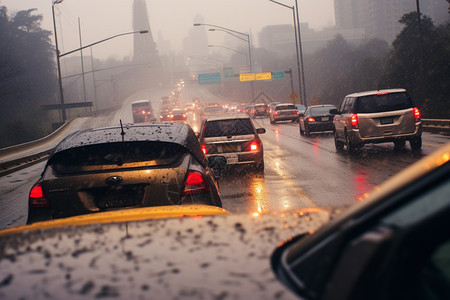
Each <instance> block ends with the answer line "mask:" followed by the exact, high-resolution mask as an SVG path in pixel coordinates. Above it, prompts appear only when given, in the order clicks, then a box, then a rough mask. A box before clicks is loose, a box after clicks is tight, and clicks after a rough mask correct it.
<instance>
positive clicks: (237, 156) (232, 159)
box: [206, 151, 263, 165]
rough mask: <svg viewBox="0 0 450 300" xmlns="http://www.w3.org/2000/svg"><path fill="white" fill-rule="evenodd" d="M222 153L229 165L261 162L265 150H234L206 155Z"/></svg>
mask: <svg viewBox="0 0 450 300" xmlns="http://www.w3.org/2000/svg"><path fill="white" fill-rule="evenodd" d="M215 155H220V156H223V157H225V158H226V160H227V165H246V164H251V165H254V164H260V163H261V162H262V161H263V152H262V151H258V152H233V153H220V154H211V155H206V157H209V156H215Z"/></svg>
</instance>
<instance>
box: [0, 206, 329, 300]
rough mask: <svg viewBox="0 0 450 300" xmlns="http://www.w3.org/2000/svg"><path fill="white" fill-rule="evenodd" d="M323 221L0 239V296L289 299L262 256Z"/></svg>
mask: <svg viewBox="0 0 450 300" xmlns="http://www.w3.org/2000/svg"><path fill="white" fill-rule="evenodd" d="M194 215H195V214H194ZM330 216H331V214H330V212H329V211H327V210H322V209H311V208H310V209H302V210H294V211H286V212H278V213H269V214H254V215H216V216H199V215H198V214H197V215H196V216H194V217H190V218H185V217H179V216H175V217H174V218H166V219H148V220H141V221H131V220H132V218H131V219H128V220H123V221H120V222H118V223H107V224H100V223H96V224H89V223H88V224H89V225H84V226H80V225H67V226H62V227H53V228H47V229H38V230H21V231H19V232H17V233H15V234H12V233H9V234H3V235H2V236H0V298H3V299H11V298H22V299H39V298H46V299H48V298H55V299H73V298H77V299H78V298H98V297H115V298H119V299H122V298H123V299H136V298H154V299H173V298H188V299H210V298H230V299H274V298H278V299H295V298H296V296H294V294H292V293H291V292H290V291H289V290H288V289H287V288H286V287H284V286H283V285H282V284H281V283H280V282H278V281H277V279H276V278H275V276H274V274H273V273H272V270H271V267H270V256H271V254H272V251H273V250H274V249H275V248H276V246H277V245H279V243H282V242H283V241H286V240H288V239H290V238H292V237H294V236H296V235H298V234H302V233H307V232H312V231H314V230H316V229H317V228H318V227H320V226H321V225H322V224H324V223H326V222H328V221H329V219H330ZM136 218H137V215H136Z"/></svg>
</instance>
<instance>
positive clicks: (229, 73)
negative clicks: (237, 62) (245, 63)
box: [223, 68, 234, 78]
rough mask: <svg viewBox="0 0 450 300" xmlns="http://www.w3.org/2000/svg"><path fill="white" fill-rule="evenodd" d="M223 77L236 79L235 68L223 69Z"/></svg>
mask: <svg viewBox="0 0 450 300" xmlns="http://www.w3.org/2000/svg"><path fill="white" fill-rule="evenodd" d="M223 77H225V78H230V77H234V72H233V68H223Z"/></svg>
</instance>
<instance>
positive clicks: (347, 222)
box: [271, 144, 450, 300]
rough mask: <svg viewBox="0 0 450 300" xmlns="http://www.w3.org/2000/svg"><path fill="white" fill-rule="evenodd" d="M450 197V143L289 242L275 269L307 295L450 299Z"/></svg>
mask: <svg viewBox="0 0 450 300" xmlns="http://www.w3.org/2000/svg"><path fill="white" fill-rule="evenodd" d="M449 195H450V144H447V145H445V146H443V147H442V148H441V149H439V150H438V151H436V152H435V153H433V154H431V155H429V156H427V157H425V158H423V159H422V160H420V161H419V162H417V163H416V164H414V165H412V166H411V167H409V168H407V169H405V170H404V171H402V172H401V173H399V174H397V175H395V176H394V177H392V178H391V179H389V180H388V181H386V182H385V183H383V184H381V185H380V186H377V188H376V189H375V190H373V191H372V192H370V193H368V194H367V195H366V197H365V198H364V199H363V200H362V201H361V202H359V203H358V204H356V205H355V206H354V207H352V208H349V209H348V210H347V211H345V212H344V213H343V214H342V215H340V216H338V217H336V218H334V219H333V220H332V221H331V222H330V223H328V224H326V225H325V226H323V227H322V228H320V229H319V230H315V231H312V232H311V234H304V235H300V236H297V237H294V238H292V239H290V240H287V241H286V242H285V243H281V244H280V245H281V246H280V247H279V248H278V249H277V250H275V251H274V253H273V255H272V257H271V264H272V270H273V272H274V273H275V274H276V275H277V277H278V278H279V280H280V281H281V282H283V283H284V284H285V286H287V287H288V288H290V290H291V291H293V292H294V293H295V294H297V295H298V296H299V297H301V299H323V300H325V299H354V300H356V299H392V300H393V299H442V300H443V299H450V276H449V274H450V273H449V271H450V266H449V256H450V234H449V230H448V228H450V200H449Z"/></svg>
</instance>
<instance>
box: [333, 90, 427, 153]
mask: <svg viewBox="0 0 450 300" xmlns="http://www.w3.org/2000/svg"><path fill="white" fill-rule="evenodd" d="M335 113H336V116H335V117H334V121H333V124H334V141H335V145H336V149H337V150H342V149H343V148H344V146H346V148H347V150H348V151H352V150H356V149H358V148H361V147H362V146H363V145H364V144H368V143H385V142H393V143H394V145H395V147H397V148H399V147H403V146H404V145H405V142H406V141H409V144H410V146H411V149H413V150H419V149H420V148H421V147H422V122H421V118H420V111H419V109H418V108H417V107H415V106H414V103H413V101H412V100H411V98H410V97H409V95H408V93H407V92H406V90H404V89H389V90H378V91H369V92H362V93H355V94H351V95H347V96H346V97H345V99H344V101H343V102H342V104H341V106H340V108H339V111H337V112H335Z"/></svg>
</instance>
